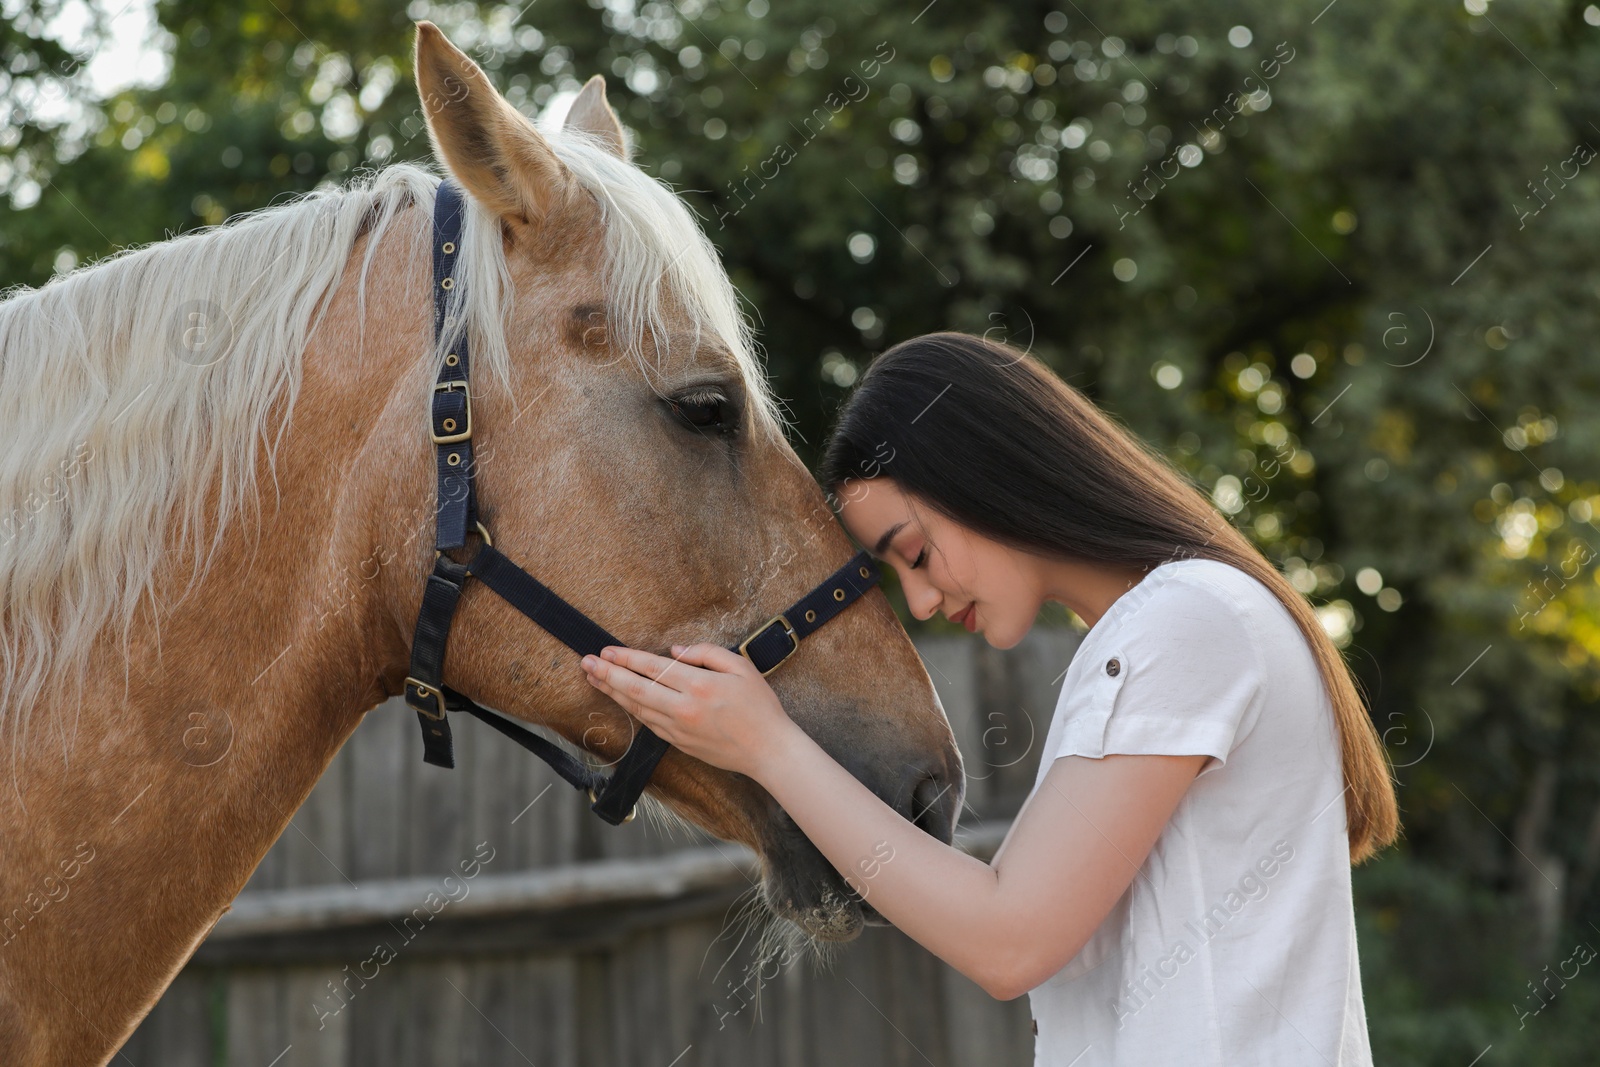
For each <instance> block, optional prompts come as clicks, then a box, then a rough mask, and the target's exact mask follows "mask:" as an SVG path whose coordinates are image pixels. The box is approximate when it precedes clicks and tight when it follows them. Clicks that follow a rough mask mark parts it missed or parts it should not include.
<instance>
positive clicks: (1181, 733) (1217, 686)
mask: <svg viewBox="0 0 1600 1067" xmlns="http://www.w3.org/2000/svg"><path fill="white" fill-rule="evenodd" d="M1115 607H1116V605H1113V608H1115ZM1249 610H1250V609H1249V607H1248V606H1246V605H1244V604H1241V603H1239V602H1238V601H1237V599H1236V598H1233V597H1230V596H1229V595H1228V593H1227V591H1226V590H1221V589H1217V588H1214V587H1212V586H1210V585H1208V584H1207V583H1206V582H1205V581H1204V580H1203V579H1200V580H1197V579H1194V578H1188V577H1185V578H1176V579H1168V580H1166V581H1165V582H1164V583H1163V584H1162V585H1161V586H1160V588H1158V589H1156V590H1154V591H1151V592H1149V593H1148V595H1146V596H1144V597H1142V598H1141V599H1140V601H1139V602H1138V603H1137V605H1136V606H1134V607H1133V608H1132V609H1131V610H1130V611H1128V612H1124V613H1122V614H1120V615H1118V616H1117V617H1116V618H1114V619H1112V618H1106V619H1103V620H1102V622H1111V623H1113V628H1112V630H1111V631H1109V632H1107V633H1105V634H1104V635H1098V636H1101V637H1102V639H1101V640H1098V641H1095V640H1093V638H1094V637H1096V636H1097V635H1096V634H1095V633H1094V631H1093V630H1092V629H1091V631H1090V634H1089V637H1088V638H1086V639H1085V641H1084V644H1083V645H1082V646H1080V648H1079V651H1078V654H1079V655H1080V656H1083V655H1092V656H1093V659H1092V660H1086V661H1085V662H1084V663H1082V664H1081V665H1079V664H1074V666H1081V669H1080V670H1070V671H1068V678H1067V683H1066V685H1064V686H1063V688H1062V693H1061V697H1060V700H1059V701H1058V703H1057V708H1056V721H1054V722H1052V723H1051V729H1050V735H1049V737H1048V738H1047V740H1046V744H1045V751H1044V753H1043V756H1044V763H1045V764H1049V763H1051V762H1053V761H1054V760H1055V759H1056V758H1058V757H1061V756H1087V757H1089V758H1091V759H1100V758H1101V757H1104V756H1108V755H1113V754H1119V753H1120V754H1127V755H1166V756H1192V755H1207V756H1211V757H1212V758H1213V760H1214V762H1209V761H1208V762H1207V764H1206V766H1205V769H1204V770H1202V771H1201V772H1200V773H1201V774H1206V773H1209V772H1210V771H1212V770H1214V769H1215V768H1216V767H1219V766H1221V765H1223V764H1225V763H1226V762H1227V759H1228V756H1229V754H1230V753H1231V752H1232V751H1233V749H1234V747H1235V746H1236V745H1237V743H1238V742H1239V741H1241V740H1243V738H1244V736H1245V735H1246V734H1247V733H1248V732H1249V730H1250V728H1251V727H1252V726H1253V725H1254V723H1255V719H1256V717H1257V716H1258V715H1259V714H1260V706H1261V700H1262V692H1263V689H1264V686H1265V682H1266V672H1265V664H1264V662H1263V657H1262V653H1261V647H1260V644H1259V641H1258V639H1257V637H1256V633H1255V628H1254V626H1253V625H1252V621H1251V619H1250V617H1249ZM1045 769H1046V768H1045V767H1043V766H1042V767H1041V768H1040V775H1041V777H1042V776H1043V773H1044V770H1045Z"/></svg>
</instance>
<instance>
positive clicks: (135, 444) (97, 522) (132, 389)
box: [0, 131, 782, 754]
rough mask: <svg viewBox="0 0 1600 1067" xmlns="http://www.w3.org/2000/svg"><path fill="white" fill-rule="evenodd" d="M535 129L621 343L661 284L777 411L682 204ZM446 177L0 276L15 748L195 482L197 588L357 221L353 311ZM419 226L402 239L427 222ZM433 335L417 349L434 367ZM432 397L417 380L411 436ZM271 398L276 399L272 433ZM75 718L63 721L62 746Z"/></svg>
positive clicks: (483, 290)
mask: <svg viewBox="0 0 1600 1067" xmlns="http://www.w3.org/2000/svg"><path fill="white" fill-rule="evenodd" d="M546 138H547V140H549V141H550V143H551V144H552V146H553V147H554V149H555V151H556V153H557V154H558V155H559V156H560V158H561V159H562V161H563V162H564V163H566V165H567V166H568V167H569V168H570V169H571V171H572V173H573V174H574V176H575V177H576V178H577V180H578V181H579V182H580V183H581V184H582V185H583V186H584V187H585V188H586V189H588V190H589V191H590V192H592V193H593V194H594V195H595V197H596V198H597V199H598V201H599V203H600V205H601V208H602V211H603V213H604V218H605V223H606V254H607V262H606V281H607V292H608V301H609V304H610V316H609V317H610V321H611V327H612V336H613V339H614V341H620V342H621V343H622V344H624V345H626V346H627V348H628V349H629V350H630V351H632V352H633V353H634V354H635V356H636V358H638V359H639V360H640V363H641V366H643V365H644V357H643V356H642V354H641V351H640V349H639V344H638V342H639V341H640V340H641V339H642V338H643V337H645V336H646V335H647V334H648V335H651V336H654V337H656V338H657V339H664V335H663V318H662V311H663V298H664V297H666V296H667V295H668V294H667V293H665V292H664V291H663V283H664V284H665V286H666V287H669V288H670V290H671V291H672V292H671V297H673V298H676V299H677V300H679V301H681V302H682V304H683V306H684V307H685V308H686V309H687V310H688V312H689V314H690V315H691V316H692V317H693V319H694V320H695V321H696V322H697V324H698V325H699V328H700V329H701V330H702V331H709V332H710V333H711V334H713V335H715V336H717V337H719V338H720V339H721V341H722V343H723V344H725V345H726V346H727V347H728V348H729V349H730V350H731V351H732V353H733V354H734V356H735V358H736V359H737V360H738V362H739V366H740V369H741V371H742V372H743V374H744V376H745V380H746V386H747V389H748V391H749V395H750V397H751V399H752V402H753V403H754V404H755V406H756V409H757V415H758V417H761V418H767V419H771V420H773V421H775V422H777V423H779V424H780V425H781V424H782V419H781V417H780V416H779V415H778V413H777V409H776V405H775V402H774V401H773V399H772V397H771V394H770V392H769V390H768V388H767V384H766V379H765V374H764V372H763V370H762V368H761V366H760V364H759V362H758V359H757V357H756V355H755V353H754V348H753V345H752V342H751V338H750V329H749V326H748V323H747V321H746V320H745V318H744V316H743V315H742V314H741V311H740V308H739V304H738V298H737V295H736V293H735V291H734V289H733V286H732V284H731V283H730V282H729V280H728V277H727V275H726V273H725V272H724V271H723V269H722V266H721V263H720V261H719V260H718V259H717V256H716V254H715V251H714V249H713V247H712V245H711V243H710V241H709V240H707V238H706V237H705V235H704V234H703V233H702V232H701V231H700V229H699V227H698V226H697V225H696V224H695V223H694V220H693V218H692V217H691V216H690V214H689V212H688V210H687V209H686V208H685V207H684V205H683V204H682V202H681V201H680V200H679V199H678V198H677V197H676V196H675V195H673V193H672V192H671V191H670V190H669V189H668V188H667V187H666V186H664V185H662V184H661V183H660V182H658V181H656V180H655V179H653V178H651V177H649V176H648V175H646V174H645V173H644V172H643V171H641V170H639V169H638V168H637V167H634V166H632V165H631V164H628V163H625V162H623V161H622V160H620V159H618V158H616V157H615V156H612V155H610V154H609V153H608V152H606V151H605V150H604V149H602V148H599V147H597V146H596V145H594V144H593V143H591V142H590V141H588V140H587V139H584V138H582V137H576V136H571V135H562V134H560V133H559V132H554V131H547V132H546ZM438 181H439V178H438V177H437V176H436V175H435V174H433V173H430V172H429V171H428V170H426V169H424V168H422V167H419V166H415V165H412V164H404V163H402V164H395V165H393V166H390V167H388V168H386V169H384V170H382V171H379V172H377V173H375V174H372V175H368V176H366V177H365V178H363V179H360V180H357V181H355V182H353V183H351V184H350V185H348V186H347V187H345V188H340V189H328V190H319V191H316V192H313V193H310V194H307V195H305V196H302V197H299V198H297V199H295V200H293V201H290V202H288V203H284V204H280V205H276V206H273V207H270V208H266V209H263V210H260V211H255V212H251V213H249V214H246V215H242V216H239V217H237V218H235V219H232V220H229V222H227V223H225V224H223V225H221V226H216V227H209V228H206V229H202V230H197V231H195V232H192V233H189V234H185V235H183V236H181V237H178V238H175V239H173V240H170V241H166V242H162V243H159V244H153V245H147V246H145V247H142V248H137V249H130V250H125V251H123V252H119V253H118V254H116V255H114V256H111V257H108V258H107V259H105V260H102V261H100V262H98V263H96V264H93V265H91V266H87V267H83V268H81V269H79V270H76V271H73V272H72V273H70V274H67V275H63V276H59V277H56V278H53V279H51V280H50V281H49V282H48V283H47V284H46V285H44V286H43V287H41V288H39V289H27V288H22V289H18V290H12V291H11V292H9V293H8V294H5V295H6V299H5V300H4V302H0V727H3V728H5V729H6V730H7V731H8V732H9V733H10V734H11V735H12V736H11V738H10V739H11V741H12V742H13V743H14V744H15V745H16V746H18V747H17V748H13V749H12V751H13V752H15V751H18V749H19V748H20V746H22V745H24V744H25V743H26V736H25V735H26V730H27V721H28V712H29V711H30V709H31V708H32V707H33V706H34V704H35V703H37V702H38V701H39V699H40V697H41V695H42V694H43V693H44V692H45V691H46V690H47V689H51V688H52V687H54V686H55V685H56V684H57V683H58V682H61V681H64V680H66V679H67V678H68V677H69V676H75V678H76V680H77V681H78V682H79V683H81V682H82V680H83V678H84V675H85V670H86V667H87V662H88V652H89V651H90V648H91V646H92V644H93V642H94V641H95V640H96V638H97V637H98V636H99V635H100V634H101V633H102V632H103V631H105V630H106V629H107V627H108V626H110V625H112V624H120V627H121V637H122V643H123V648H124V650H126V647H127V640H128V635H129V629H130V627H131V624H132V621H133V617H134V614H135V611H136V609H137V607H138V604H139V602H140V600H142V599H144V598H145V597H146V596H147V595H149V594H150V593H151V588H152V584H153V581H154V580H155V579H156V577H157V575H158V573H159V568H160V565H161V563H162V561H163V559H165V558H167V557H169V556H175V555H178V554H180V553H182V552H183V551H185V550H186V549H187V548H189V547H191V546H192V545H198V544H199V543H200V539H201V538H202V537H203V536H204V534H205V533H206V532H207V531H206V530H205V526H206V519H207V512H208V494H210V493H212V492H215V494H216V496H217V510H216V514H215V523H214V528H213V529H211V530H210V531H209V533H210V546H209V548H208V549H207V550H206V551H205V552H204V553H197V554H196V566H195V569H194V572H193V574H192V575H191V578H190V585H189V588H192V587H193V584H194V583H195V582H196V581H198V580H199V578H200V577H202V576H203V575H204V574H205V572H206V570H207V568H208V567H209V564H210V561H211V558H212V553H214V551H215V549H216V547H217V546H218V545H219V544H220V543H221V540H222V536H223V533H224V530H225V528H226V527H227V525H228V524H229V522H231V521H233V520H234V519H236V518H239V517H240V515H241V513H243V512H245V511H246V510H247V509H250V510H251V511H252V512H253V511H254V509H256V508H257V506H258V504H259V494H258V492H257V487H256V484H255V472H256V463H257V459H258V444H262V445H266V446H267V456H268V463H269V469H273V467H272V461H273V457H274V456H275V454H276V449H277V447H278V444H279V442H280V441H281V438H282V435H283V433H284V432H285V431H286V430H287V428H288V425H289V421H290V417H291V415H292V412H293V409H294V403H295V399H296V397H297V396H298V393H299V388H300V381H301V362H302V355H303V353H304V351H305V348H306V345H307V343H308V341H309V339H310V337H311V335H312V334H313V333H314V331H315V330H316V328H317V326H318V324H319V322H320V320H321V315H322V313H323V312H325V310H326V308H327V307H328V306H329V303H330V300H329V298H330V297H331V295H332V293H333V291H334V289H335V288H336V286H337V284H338V281H339V279H340V277H341V275H342V273H343V271H344V269H345V265H346V262H347V260H348V258H349V255H350V252H351V249H352V247H353V246H354V243H355V241H356V239H357V238H358V237H359V236H360V234H361V233H362V232H369V233H370V240H369V243H368V254H367V255H366V257H365V258H364V260H363V263H362V265H361V272H360V281H359V284H358V290H357V293H358V307H360V308H361V314H362V315H363V317H364V313H365V286H366V276H367V271H368V270H369V269H370V268H371V266H372V252H373V251H375V250H376V248H377V247H378V244H379V241H380V239H381V238H382V236H383V234H384V232H385V231H386V230H387V228H388V227H389V224H390V223H391V222H392V221H393V220H394V218H395V217H396V216H397V215H398V213H399V212H400V211H401V210H403V209H404V208H405V207H407V206H408V205H410V204H411V203H414V202H415V203H421V204H424V205H430V206H431V204H432V202H433V194H434V189H435V188H436V187H437V184H438ZM426 214H427V215H428V216H429V217H431V211H430V212H427V213H426ZM427 225H428V222H427V221H424V223H423V226H422V228H421V229H420V230H419V232H418V233H415V234H413V235H412V236H413V238H414V239H416V240H426V232H427V231H426V227H427ZM461 245H462V248H461V252H460V255H459V257H458V258H459V265H458V268H457V271H458V277H459V279H460V281H461V284H460V285H459V286H458V287H457V289H456V293H457V294H464V299H465V301H466V303H465V305H464V306H461V307H458V308H456V309H454V310H455V312H456V314H457V316H458V321H459V322H461V323H464V324H465V326H466V328H467V329H468V330H469V331H470V334H471V338H472V342H473V362H474V368H475V369H478V370H482V371H486V372H488V373H489V374H490V375H492V376H493V377H495V378H497V379H498V380H499V381H500V382H501V384H503V385H505V386H507V387H508V388H509V357H508V355H507V349H506V341H505V336H504V330H503V323H504V321H505V312H506V311H507V305H508V304H509V301H510V300H511V298H512V296H513V294H512V293H511V286H510V277H509V273H508V269H507V265H506V263H505V259H504V254H503V251H502V246H501V239H500V231H499V225H498V222H497V220H496V219H494V218H492V217H491V216H490V215H489V214H488V212H486V211H485V210H484V209H482V208H481V207H479V206H478V205H477V204H476V202H473V201H470V200H469V201H468V211H467V219H466V220H465V225H464V227H463V235H462V241H461ZM313 313H315V314H316V318H315V319H313ZM446 341H448V338H446ZM444 349H445V346H444V345H439V346H436V347H435V348H434V350H433V351H432V353H431V358H432V360H433V366H434V369H435V371H436V370H437V368H438V366H439V363H440V361H441V360H442V358H443V354H444ZM214 357H216V358H215V361H214V362H211V360H212V359H213V358H214ZM426 358H430V353H429V352H427V351H425V350H424V351H419V352H418V359H419V360H421V359H426ZM644 369H645V370H646V371H647V372H648V370H649V369H650V368H648V367H645V368H644ZM427 403H428V398H427V396H426V395H425V394H423V395H419V396H418V398H417V404H418V408H417V410H418V419H419V423H420V426H421V429H420V430H419V433H426V424H427V415H426V411H427ZM275 407H277V409H278V410H280V411H281V416H282V417H281V419H280V420H279V421H278V423H277V426H276V428H275V429H276V433H275V436H273V437H272V439H271V440H270V441H269V440H268V430H269V427H268V425H267V424H268V422H269V412H271V411H272V410H273V409H274V408H275ZM160 607H161V608H162V609H170V607H171V605H166V604H163V605H160ZM159 614H160V613H159V612H157V615H158V617H159ZM71 718H72V716H65V717H62V719H61V722H62V729H61V736H60V742H61V744H62V745H63V754H65V752H66V745H67V743H68V741H69V739H70V734H71V730H70V728H69V727H68V725H67V724H68V723H69V722H70V720H71Z"/></svg>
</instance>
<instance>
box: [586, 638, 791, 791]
mask: <svg viewBox="0 0 1600 1067" xmlns="http://www.w3.org/2000/svg"><path fill="white" fill-rule="evenodd" d="M672 655H673V657H674V658H672V659H667V658H665V657H663V656H656V655H652V654H651V653H649V652H641V651H639V650H638V649H635V648H621V647H618V646H616V645H608V646H606V648H605V649H603V650H602V651H601V653H600V658H596V657H595V656H585V657H583V669H584V671H585V672H587V674H588V676H589V682H590V684H592V685H594V686H595V687H596V688H597V689H599V690H600V691H601V692H602V693H605V694H606V695H607V696H609V697H610V698H611V699H612V700H615V701H616V702H617V703H618V704H621V705H622V707H623V709H624V710H626V711H627V712H628V713H629V714H631V715H632V716H633V717H634V718H636V719H638V720H639V721H640V722H642V723H644V724H645V725H646V726H648V727H650V729H651V730H653V731H655V733H656V734H657V735H659V736H660V737H661V739H662V740H664V741H666V742H667V743H668V744H670V745H672V746H673V747H674V748H679V749H682V750H683V751H684V752H686V753H688V754H689V755H691V756H693V757H694V758H695V759H698V760H703V761H705V762H706V763H709V764H711V765H712V766H713V767H721V768H722V769H724V770H729V771H737V772H738V773H740V774H747V775H749V776H750V777H752V778H756V779H757V780H759V779H760V777H761V773H760V772H761V769H762V767H763V766H766V765H768V764H769V762H770V760H771V759H772V757H773V756H774V755H775V754H776V753H778V752H779V751H781V749H782V748H783V745H784V742H785V739H786V737H787V736H788V735H789V733H790V731H798V729H799V727H797V726H795V725H794V722H793V720H791V719H790V718H789V716H788V715H787V714H786V713H785V712H784V710H783V705H782V704H780V703H778V696H777V694H776V693H774V692H773V691H772V687H771V686H769V685H768V684H767V680H766V679H765V678H763V677H762V676H761V672H760V671H758V670H756V666H755V664H754V663H751V662H750V661H749V660H748V659H746V658H745V657H743V656H741V655H739V654H738V653H737V652H730V651H729V650H728V649H726V648H723V647H722V646H721V645H711V644H700V645H689V646H688V647H684V646H683V645H673V646H672Z"/></svg>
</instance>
